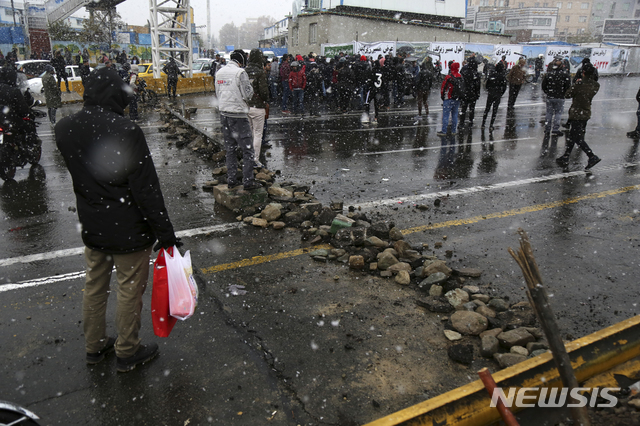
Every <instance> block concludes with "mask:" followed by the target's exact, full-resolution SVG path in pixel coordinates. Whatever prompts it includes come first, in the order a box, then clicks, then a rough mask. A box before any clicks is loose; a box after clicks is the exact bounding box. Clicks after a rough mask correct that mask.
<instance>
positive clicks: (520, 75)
mask: <svg viewBox="0 0 640 426" xmlns="http://www.w3.org/2000/svg"><path fill="white" fill-rule="evenodd" d="M525 62H526V61H525V60H524V58H520V59H519V60H518V63H517V64H516V65H515V66H514V67H513V68H511V70H509V73H508V74H507V81H508V82H509V100H508V101H507V108H509V109H511V108H513V107H514V106H515V104H516V99H517V98H518V93H520V88H521V87H522V85H523V84H524V81H525V80H524V78H525V74H524V69H523V67H524V64H525Z"/></svg>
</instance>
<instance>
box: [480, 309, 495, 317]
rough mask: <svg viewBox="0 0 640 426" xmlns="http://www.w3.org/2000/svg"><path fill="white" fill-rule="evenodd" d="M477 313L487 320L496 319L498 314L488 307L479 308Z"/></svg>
mask: <svg viewBox="0 0 640 426" xmlns="http://www.w3.org/2000/svg"><path fill="white" fill-rule="evenodd" d="M476 312H477V313H479V314H480V315H482V316H484V317H487V318H495V317H496V312H495V311H494V310H493V309H491V308H489V307H488V306H478V308H477V309H476Z"/></svg>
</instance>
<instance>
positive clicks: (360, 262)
mask: <svg viewBox="0 0 640 426" xmlns="http://www.w3.org/2000/svg"><path fill="white" fill-rule="evenodd" d="M349 268H351V269H364V257H362V256H350V257H349Z"/></svg>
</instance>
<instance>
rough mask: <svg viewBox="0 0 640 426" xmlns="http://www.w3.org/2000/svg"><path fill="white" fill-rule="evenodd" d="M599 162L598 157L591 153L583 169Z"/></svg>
mask: <svg viewBox="0 0 640 426" xmlns="http://www.w3.org/2000/svg"><path fill="white" fill-rule="evenodd" d="M599 162H600V157H598V156H597V155H592V156H591V158H589V161H588V162H587V167H585V168H584V169H585V170H589V169H591V168H592V167H593V166H595V165H596V164H598V163H599Z"/></svg>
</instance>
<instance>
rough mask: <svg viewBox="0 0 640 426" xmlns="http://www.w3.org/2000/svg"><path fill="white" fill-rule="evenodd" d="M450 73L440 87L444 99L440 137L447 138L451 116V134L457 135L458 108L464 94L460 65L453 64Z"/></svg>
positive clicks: (441, 96)
mask: <svg viewBox="0 0 640 426" xmlns="http://www.w3.org/2000/svg"><path fill="white" fill-rule="evenodd" d="M449 69H450V73H449V74H448V75H447V76H446V77H445V79H444V81H443V82H442V87H440V98H441V99H442V130H441V131H440V132H438V133H437V135H438V136H446V135H447V130H448V127H449V116H451V134H452V135H455V134H456V128H457V127H458V108H459V107H460V99H462V95H463V93H464V81H463V80H462V76H461V75H460V73H459V72H458V70H460V64H459V63H457V62H453V63H452V64H451V66H450V67H449Z"/></svg>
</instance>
